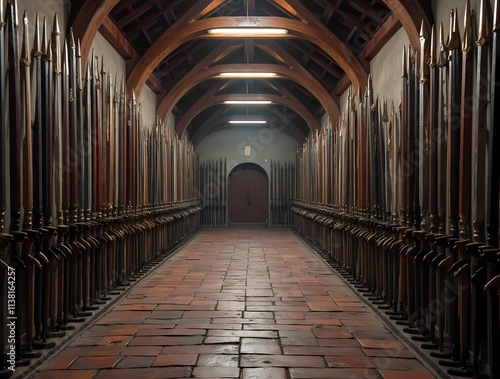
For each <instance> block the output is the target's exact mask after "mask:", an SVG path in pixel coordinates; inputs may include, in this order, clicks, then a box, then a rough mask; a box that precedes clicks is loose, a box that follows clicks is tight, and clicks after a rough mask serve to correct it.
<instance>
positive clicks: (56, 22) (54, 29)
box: [52, 12, 61, 35]
mask: <svg viewBox="0 0 500 379" xmlns="http://www.w3.org/2000/svg"><path fill="white" fill-rule="evenodd" d="M52 32H53V33H54V34H57V35H60V34H61V29H60V28H59V17H58V15H57V12H56V13H55V15H54V24H53V26H52Z"/></svg>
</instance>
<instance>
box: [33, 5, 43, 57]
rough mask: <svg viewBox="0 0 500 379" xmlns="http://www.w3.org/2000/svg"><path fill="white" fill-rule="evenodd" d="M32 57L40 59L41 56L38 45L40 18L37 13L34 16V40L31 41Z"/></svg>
mask: <svg viewBox="0 0 500 379" xmlns="http://www.w3.org/2000/svg"><path fill="white" fill-rule="evenodd" d="M33 55H34V56H35V57H40V56H41V55H42V51H41V45H40V17H39V16H38V13H37V14H36V15H35V39H34V41H33Z"/></svg>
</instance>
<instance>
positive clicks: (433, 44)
mask: <svg viewBox="0 0 500 379" xmlns="http://www.w3.org/2000/svg"><path fill="white" fill-rule="evenodd" d="M430 50H431V55H430V57H429V66H430V67H436V65H437V57H436V28H435V26H434V25H432V27H431V48H430Z"/></svg>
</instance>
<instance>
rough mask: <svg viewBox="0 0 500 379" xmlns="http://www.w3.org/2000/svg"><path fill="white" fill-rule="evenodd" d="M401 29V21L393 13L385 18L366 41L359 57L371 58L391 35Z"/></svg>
mask: <svg viewBox="0 0 500 379" xmlns="http://www.w3.org/2000/svg"><path fill="white" fill-rule="evenodd" d="M399 29H401V22H400V21H399V18H398V17H397V16H396V15H395V14H394V13H393V14H391V15H390V16H389V17H388V18H387V20H386V21H385V22H384V23H383V24H382V25H381V26H380V28H379V29H378V30H377V31H376V32H375V33H374V34H373V36H372V38H371V39H370V40H369V41H368V42H367V43H366V45H365V47H364V48H363V51H362V52H361V53H360V55H359V58H360V59H364V60H371V59H372V58H373V57H374V56H375V55H377V53H378V52H379V51H380V49H382V47H384V46H385V44H386V43H387V41H389V40H390V39H391V38H392V36H393V35H394V34H395V33H396V32H397V31H398V30H399Z"/></svg>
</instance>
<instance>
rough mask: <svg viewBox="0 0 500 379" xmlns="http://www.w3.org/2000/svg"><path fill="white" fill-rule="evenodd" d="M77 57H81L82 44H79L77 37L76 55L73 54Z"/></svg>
mask: <svg viewBox="0 0 500 379" xmlns="http://www.w3.org/2000/svg"><path fill="white" fill-rule="evenodd" d="M75 56H76V57H77V58H81V57H82V46H81V43H80V38H78V39H77V40H76V55H75Z"/></svg>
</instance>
